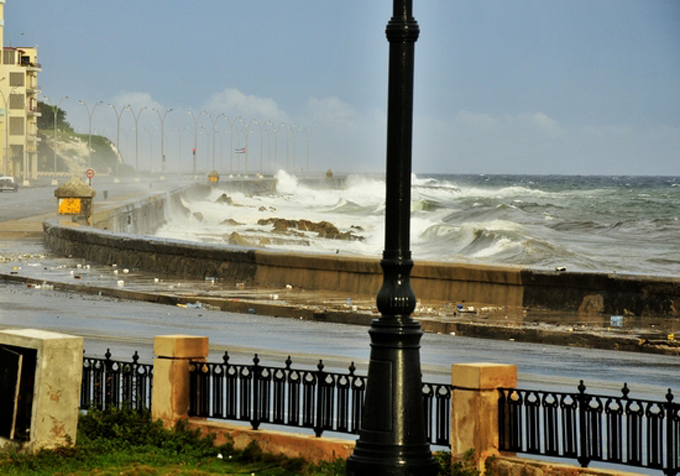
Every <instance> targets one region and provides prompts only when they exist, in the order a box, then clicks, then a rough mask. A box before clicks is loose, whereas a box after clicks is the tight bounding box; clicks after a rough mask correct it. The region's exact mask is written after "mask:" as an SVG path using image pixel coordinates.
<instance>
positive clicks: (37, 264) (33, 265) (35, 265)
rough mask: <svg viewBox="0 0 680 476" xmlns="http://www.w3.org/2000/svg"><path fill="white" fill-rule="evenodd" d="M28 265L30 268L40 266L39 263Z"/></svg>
mask: <svg viewBox="0 0 680 476" xmlns="http://www.w3.org/2000/svg"><path fill="white" fill-rule="evenodd" d="M28 266H30V267H32V268H36V267H38V266H40V263H28Z"/></svg>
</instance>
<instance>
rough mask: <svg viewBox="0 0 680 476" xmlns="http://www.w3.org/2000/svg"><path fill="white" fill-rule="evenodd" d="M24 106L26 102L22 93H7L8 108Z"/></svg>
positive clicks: (22, 107) (21, 107)
mask: <svg viewBox="0 0 680 476" xmlns="http://www.w3.org/2000/svg"><path fill="white" fill-rule="evenodd" d="M25 107H26V102H25V101H24V95H23V94H10V95H9V108H10V109H24V108H25Z"/></svg>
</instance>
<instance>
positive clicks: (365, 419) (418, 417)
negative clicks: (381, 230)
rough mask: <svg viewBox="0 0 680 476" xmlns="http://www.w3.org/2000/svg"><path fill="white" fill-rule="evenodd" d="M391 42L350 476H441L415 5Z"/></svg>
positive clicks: (403, 9)
mask: <svg viewBox="0 0 680 476" xmlns="http://www.w3.org/2000/svg"><path fill="white" fill-rule="evenodd" d="M386 34H387V39H388V41H389V44H390V53H389V87H388V89H389V91H388V111H387V155H386V156H387V167H386V170H387V171H386V175H385V184H386V194H385V195H386V198H385V249H384V251H383V259H382V260H381V262H380V265H381V267H382V269H383V285H382V287H381V289H380V291H379V292H378V296H377V299H376V301H377V306H378V310H379V311H380V315H381V316H380V318H379V319H375V320H373V322H372V323H371V328H370V330H369V334H370V336H371V357H370V361H369V367H368V377H367V383H366V396H365V400H364V402H365V403H364V410H363V413H362V423H361V430H360V432H359V439H358V440H357V443H356V446H355V448H354V453H353V454H352V456H350V457H349V458H348V460H347V474H348V475H351V476H359V475H366V474H370V475H372V476H382V475H391V476H394V475H403V476H405V475H413V476H416V475H418V476H429V475H435V474H437V472H438V465H437V462H436V461H435V459H434V458H433V456H432V451H431V450H430V445H429V443H428V441H427V432H426V425H425V414H424V409H423V394H422V380H421V369H420V338H421V336H422V331H421V329H420V323H419V322H418V321H415V320H414V319H412V318H411V313H412V312H413V310H414V309H415V306H416V297H415V293H414V292H413V289H412V288H411V278H410V275H411V268H412V267H413V261H412V260H411V251H410V249H409V247H410V244H409V239H410V238H409V235H410V219H411V153H412V134H413V71H414V56H415V55H414V52H415V42H416V40H417V39H418V34H419V28H418V24H417V22H416V21H415V19H414V18H413V16H412V0H394V13H393V16H392V19H391V20H390V22H389V23H388V25H387V29H386Z"/></svg>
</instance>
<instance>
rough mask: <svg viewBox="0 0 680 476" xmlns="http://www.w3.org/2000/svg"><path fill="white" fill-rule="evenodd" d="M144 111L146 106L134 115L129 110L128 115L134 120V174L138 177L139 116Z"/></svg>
mask: <svg viewBox="0 0 680 476" xmlns="http://www.w3.org/2000/svg"><path fill="white" fill-rule="evenodd" d="M145 110H146V106H144V107H142V108H140V109H139V111H138V112H137V114H135V113H134V112H133V111H132V109H130V113H131V114H132V117H133V118H134V119H135V172H136V173H137V175H139V116H141V115H142V113H143V112H144V111H145Z"/></svg>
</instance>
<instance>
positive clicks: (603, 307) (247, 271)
mask: <svg viewBox="0 0 680 476" xmlns="http://www.w3.org/2000/svg"><path fill="white" fill-rule="evenodd" d="M213 187H214V186H210V185H208V184H196V185H194V186H192V187H190V188H188V189H183V190H177V191H174V192H171V193H167V194H164V195H157V196H152V197H149V198H147V199H145V200H142V201H140V202H138V203H135V204H131V205H125V206H122V207H119V208H117V209H114V210H110V211H106V212H101V213H97V214H95V215H94V216H93V226H92V227H89V226H84V225H80V224H75V223H72V222H68V221H66V220H62V221H60V220H56V219H49V220H46V221H45V222H44V224H43V229H44V236H45V244H46V247H47V248H48V249H50V250H52V251H54V252H57V253H60V254H64V255H71V256H78V257H82V258H86V259H89V260H92V261H96V262H100V263H104V264H113V263H117V264H119V265H121V266H125V267H128V268H138V269H142V270H145V269H147V270H154V271H157V272H159V273H165V274H168V275H173V276H178V277H196V278H202V277H215V278H218V279H220V280H222V281H227V282H229V281H237V282H244V283H247V284H248V285H249V286H263V287H280V286H285V285H291V286H294V287H297V288H303V289H307V290H318V291H324V290H328V291H338V292H343V293H348V294H364V295H376V294H377V292H378V290H379V289H380V287H381V285H382V279H383V277H382V269H381V267H380V260H379V259H378V258H362V257H344V256H336V255H312V254H303V253H291V252H280V251H268V250H263V249H254V248H246V247H240V246H234V245H224V244H220V245H217V244H205V243H193V242H185V241H179V240H170V239H160V238H156V237H153V236H148V235H151V234H153V233H154V232H155V231H156V230H157V229H158V227H160V226H161V225H162V224H163V223H164V221H165V218H166V216H168V214H169V213H170V210H175V211H177V210H182V209H183V205H182V200H181V197H182V196H185V197H187V198H190V199H195V198H200V197H204V196H207V194H209V193H210V191H211V189H212V188H213ZM219 187H220V188H221V189H224V190H225V191H232V190H234V188H235V189H239V190H248V187H256V190H255V191H261V190H269V189H272V188H273V187H274V185H273V182H272V181H267V180H254V181H235V182H225V183H224V184H222V183H221V184H220V185H219ZM232 187H234V188H232ZM187 213H188V211H187ZM411 280H412V285H413V288H414V291H415V293H416V296H417V297H418V298H419V299H421V300H424V301H431V302H440V303H476V304H481V305H494V306H507V307H509V308H516V309H521V308H530V309H545V310H553V311H565V312H570V313H582V314H603V315H624V314H625V315H636V316H678V315H679V314H680V278H664V277H652V276H638V275H619V274H607V273H578V272H558V271H555V272H547V271H539V270H532V269H526V268H522V267H519V266H483V265H469V264H458V263H440V262H416V263H415V266H414V268H413V271H412V274H411Z"/></svg>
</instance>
